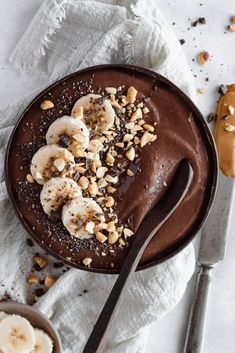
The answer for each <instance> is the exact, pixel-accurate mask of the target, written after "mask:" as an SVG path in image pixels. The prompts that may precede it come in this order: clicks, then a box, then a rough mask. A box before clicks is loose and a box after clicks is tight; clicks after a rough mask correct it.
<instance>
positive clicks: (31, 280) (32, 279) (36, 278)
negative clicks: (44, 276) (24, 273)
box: [27, 275, 40, 284]
mask: <svg viewBox="0 0 235 353" xmlns="http://www.w3.org/2000/svg"><path fill="white" fill-rule="evenodd" d="M39 280H40V277H39V276H38V275H30V276H29V277H28V280H27V282H28V283H30V284H31V283H39Z"/></svg>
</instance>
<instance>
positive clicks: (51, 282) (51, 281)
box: [44, 276, 57, 288]
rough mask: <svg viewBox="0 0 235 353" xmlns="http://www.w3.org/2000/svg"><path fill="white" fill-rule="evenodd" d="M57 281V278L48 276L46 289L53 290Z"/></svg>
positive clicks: (45, 282)
mask: <svg viewBox="0 0 235 353" xmlns="http://www.w3.org/2000/svg"><path fill="white" fill-rule="evenodd" d="M56 281H57V277H55V276H46V278H45V281H44V284H45V287H47V288H51V287H52V286H53V285H54V284H55V282H56Z"/></svg>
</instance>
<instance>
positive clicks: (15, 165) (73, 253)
mask: <svg viewBox="0 0 235 353" xmlns="http://www.w3.org/2000/svg"><path fill="white" fill-rule="evenodd" d="M103 73H105V74H103ZM104 77H105V78H104ZM88 78H89V79H90V80H91V81H90V82H88V81H89V80H88ZM101 79H102V80H103V82H101ZM81 80H83V81H85V82H86V87H88V86H89V85H91V86H92V89H94V91H95V92H97V86H98V85H99V86H102V88H105V87H107V86H116V87H118V86H120V85H122V84H123V83H124V84H126V86H127V85H128V86H130V85H132V82H133V85H134V86H135V85H136V88H137V90H138V91H142V93H143V95H145V96H146V95H147V96H150V97H151V99H152V100H153V102H154V103H156V104H155V105H156V106H157V105H158V104H160V108H159V109H160V110H162V115H163V116H164V112H165V113H166V114H167V113H169V110H170V109H172V105H173V104H174V103H175V111H174V112H173V113H172V114H173V115H174V116H177V119H179V120H180V118H181V116H182V115H184V116H189V118H186V119H188V121H189V124H190V117H191V116H192V117H193V124H194V129H196V130H197V131H198V132H197V134H198V135H199V137H198V139H199V140H200V141H201V142H200V143H201V145H202V146H203V150H205V151H206V158H205V162H204V165H203V166H202V167H201V168H205V169H206V170H207V182H206V185H205V187H204V188H203V191H201V192H202V193H203V202H201V203H200V205H199V206H198V207H195V202H194V205H192V206H190V204H189V205H188V207H185V208H184V209H183V210H182V209H181V210H180V207H181V205H180V207H179V211H178V209H177V211H176V212H175V215H173V216H172V217H171V219H172V220H171V219H170V220H169V221H168V222H167V223H168V232H166V231H165V233H164V229H163V233H161V234H160V232H159V234H158V236H157V237H154V239H153V240H152V241H151V243H150V245H149V246H148V248H147V249H146V251H145V253H144V255H143V258H142V259H141V262H140V265H139V267H138V269H139V270H140V269H144V268H148V267H150V266H153V265H156V264H158V263H160V262H162V261H164V260H166V259H168V258H170V257H171V256H173V255H175V254H176V253H178V252H179V251H180V250H182V249H183V248H184V247H185V246H186V245H187V244H188V243H189V242H190V241H191V240H192V239H193V237H194V236H195V235H196V234H197V232H198V231H199V230H200V228H201V227H202V225H203V223H204V221H205V219H206V217H207V215H208V212H209V210H210V208H211V205H212V202H213V199H214V195H215V190H216V184H217V173H218V171H217V168H218V167H217V156H216V150H215V146H214V141H213V138H212V135H211V133H210V131H209V129H208V127H207V125H206V123H205V121H204V119H203V117H202V115H201V113H200V112H199V110H198V109H197V107H196V106H195V105H194V104H193V103H192V101H191V100H190V99H189V98H188V97H187V96H186V95H185V94H184V93H183V92H182V91H181V90H180V89H179V88H177V87H176V86H175V85H174V84H173V83H171V82H170V81H169V80H167V79H166V78H164V77H162V76H160V75H159V74H157V73H155V72H152V71H149V70H147V69H144V68H140V67H134V66H128V65H101V66H95V67H91V68H87V69H85V70H81V71H79V72H75V73H73V74H71V75H69V76H67V77H65V78H63V79H62V80H60V81H58V82H56V83H54V84H53V85H51V86H50V87H49V88H47V89H46V90H44V91H43V92H42V93H40V94H39V95H38V96H37V97H36V98H35V99H34V100H33V101H32V102H31V104H30V105H29V106H28V108H27V109H26V110H25V111H24V113H23V114H22V115H21V117H19V120H18V123H17V124H16V126H15V128H14V131H13V132H12V135H11V138H10V141H9V144H8V148H7V153H6V160H5V162H6V164H5V171H6V184H7V188H8V193H9V196H10V199H11V200H12V203H13V206H14V208H15V210H16V213H17V215H18V217H19V219H20V221H21V223H22V225H23V226H24V228H25V229H26V230H27V232H28V233H29V234H31V235H32V237H33V238H34V239H35V241H36V242H37V243H38V244H39V245H40V246H41V247H42V248H44V249H45V250H46V251H47V252H48V253H50V254H52V255H53V256H55V257H57V258H59V259H60V260H61V261H63V262H65V263H67V264H69V265H71V266H74V267H77V268H81V269H84V270H88V271H94V272H101V273H118V272H119V270H120V267H121V263H122V261H123V260H124V258H125V256H126V254H127V251H128V248H126V249H125V250H123V251H122V254H121V255H120V258H119V263H116V264H115V267H113V268H112V267H110V263H111V262H114V263H115V261H116V258H115V257H112V256H111V255H110V256H109V255H108V256H106V257H105V258H104V257H102V256H100V257H96V258H95V260H94V259H93V261H92V264H91V267H90V268H87V267H85V266H83V264H82V261H81V260H82V259H83V258H84V257H92V254H93V252H92V251H90V250H89V247H88V248H86V249H85V247H80V248H79V249H78V248H77V245H76V244H75V240H73V243H72V241H71V240H69V241H68V240H64V238H63V239H62V238H61V237H60V236H59V232H60V229H58V230H55V229H54V228H53V229H50V225H49V226H48V227H49V228H48V229H47V230H45V227H44V226H43V224H39V222H40V219H43V218H45V214H44V213H43V211H42V209H41V207H40V204H39V202H38V200H39V197H38V195H37V196H35V195H36V194H39V192H40V189H41V187H40V186H39V185H36V183H34V184H33V186H32V184H31V186H30V188H31V189H30V190H31V191H29V190H28V187H27V186H26V185H25V184H24V183H25V180H26V175H27V173H29V165H30V160H31V158H32V155H33V153H35V151H36V150H37V149H38V148H39V147H40V145H42V144H45V141H44V140H43V138H44V136H45V132H46V130H47V128H48V126H49V125H50V123H51V122H52V121H53V120H55V119H56V118H58V117H60V116H62V115H70V111H71V108H72V106H73V104H74V102H75V101H76V99H77V98H78V96H79V94H82V93H81V90H83V88H81V85H82V84H81ZM87 82H88V83H87ZM156 85H157V87H158V88H159V92H160V94H159V96H158V92H157V91H158V89H156ZM77 87H79V89H78V88H77ZM86 87H85V86H84V91H85V89H86ZM78 91H79V92H78ZM161 92H163V95H164V94H165V95H164V97H163V96H161ZM164 92H165V93H164ZM83 94H84V93H83ZM168 94H169V97H171V98H172V99H171V98H169V97H168ZM161 97H163V98H164V99H163V100H162V99H161ZM44 99H52V100H53V101H54V102H56V106H55V109H52V110H51V111H50V110H49V111H47V112H46V113H45V112H43V111H42V110H41V109H40V103H41V101H42V100H44ZM172 100H175V102H173V101H172ZM154 109H155V108H154ZM177 110H178V111H177ZM187 114H189V115H187ZM179 120H176V123H178V121H179ZM162 121H163V125H164V124H165V122H164V119H162ZM187 124H188V123H187ZM171 128H172V129H173V130H172V131H174V126H173V127H170V129H171ZM160 132H161V131H160ZM181 135H183V133H182V134H181ZM42 136H43V137H42ZM160 138H161V137H160ZM170 138H171V137H170ZM39 140H41V142H40V143H39V146H37V143H38V141H39ZM173 140H174V138H173ZM188 143H189V144H190V143H191V142H190V141H189V142H188ZM172 145H173V144H172ZM194 147H195V146H191V147H190V148H192V149H194ZM149 148H153V147H149ZM156 148H157V147H156ZM173 148H174V147H173ZM195 148H196V147H195ZM151 151H152V152H153V153H155V152H154V151H155V150H154V149H152V150H151ZM163 153H164V152H163ZM148 168H151V161H150V164H149V167H148ZM19 183H21V184H22V185H21V189H20V191H19ZM24 188H25V189H24ZM32 190H33V191H32ZM132 193H133V197H135V195H134V194H135V191H134V190H133V191H132ZM26 194H27V197H26V196H25V195H26ZM35 197H36V198H35ZM196 206H197V205H196ZM182 207H183V206H182ZM190 207H194V212H193V214H192V215H191V216H190V217H191V218H193V219H194V218H195V219H194V220H193V221H192V222H191V223H192V224H190V227H188V228H187V229H186V228H183V229H184V230H182V229H180V231H179V232H178V230H177V227H175V223H174V222H176V223H177V217H178V219H182V220H184V219H185V220H186V218H187V217H189V216H188V215H187V212H188V211H189V210H188V209H189V208H190ZM177 212H178V213H177ZM191 213H192V212H191ZM195 215H196V216H195ZM186 221H187V220H186ZM181 223H184V221H181ZM169 231H170V232H171V231H172V233H173V232H175V233H174V234H175V236H174V237H173V239H170V241H168V238H167V236H168V233H169ZM179 233H180V234H179ZM51 235H53V236H51ZM69 238H70V239H71V237H69ZM61 239H62V241H61ZM150 255H151V256H150Z"/></svg>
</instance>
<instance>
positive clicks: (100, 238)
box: [95, 232, 108, 244]
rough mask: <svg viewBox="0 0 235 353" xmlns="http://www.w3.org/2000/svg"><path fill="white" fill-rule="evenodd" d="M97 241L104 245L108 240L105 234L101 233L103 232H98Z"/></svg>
mask: <svg viewBox="0 0 235 353" xmlns="http://www.w3.org/2000/svg"><path fill="white" fill-rule="evenodd" d="M95 236H96V239H97V240H98V241H99V242H100V243H102V244H103V243H104V242H106V240H107V239H108V238H107V237H106V236H105V235H104V234H103V233H101V232H97V233H96V235H95Z"/></svg>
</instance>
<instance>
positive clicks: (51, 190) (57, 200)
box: [40, 178, 82, 215]
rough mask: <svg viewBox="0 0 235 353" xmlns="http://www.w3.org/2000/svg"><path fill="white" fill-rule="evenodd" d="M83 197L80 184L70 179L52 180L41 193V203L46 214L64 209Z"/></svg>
mask: <svg viewBox="0 0 235 353" xmlns="http://www.w3.org/2000/svg"><path fill="white" fill-rule="evenodd" d="M81 196H82V192H81V189H80V187H79V186H78V184H77V183H76V182H75V181H74V180H72V179H70V178H51V179H50V180H49V181H47V182H46V183H45V184H44V186H43V188H42V191H41V194H40V201H41V205H42V207H43V210H44V212H45V213H47V214H48V215H50V214H51V213H52V212H53V211H57V210H59V209H61V208H62V206H64V205H65V204H66V203H67V202H68V201H69V200H72V199H74V198H78V197H81Z"/></svg>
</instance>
